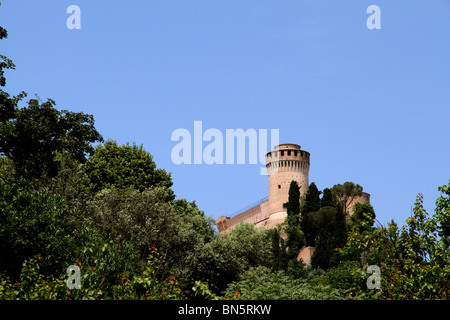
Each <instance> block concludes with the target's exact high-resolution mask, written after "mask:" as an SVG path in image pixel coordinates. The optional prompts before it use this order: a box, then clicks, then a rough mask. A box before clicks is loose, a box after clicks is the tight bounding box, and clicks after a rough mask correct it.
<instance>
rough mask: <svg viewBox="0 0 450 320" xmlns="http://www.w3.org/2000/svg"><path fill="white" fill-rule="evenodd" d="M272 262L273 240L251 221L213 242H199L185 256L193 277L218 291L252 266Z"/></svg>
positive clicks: (268, 264)
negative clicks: (193, 249) (271, 241)
mask: <svg viewBox="0 0 450 320" xmlns="http://www.w3.org/2000/svg"><path fill="white" fill-rule="evenodd" d="M271 261H272V257H271V250H270V239H269V237H268V236H267V234H266V232H265V231H263V230H259V229H255V227H254V226H253V225H252V224H247V223H242V224H240V225H238V226H237V227H236V228H235V229H233V230H231V231H230V233H228V234H225V235H221V236H220V237H216V238H215V239H213V240H212V241H210V242H208V243H205V244H199V245H198V246H197V248H196V250H195V251H194V252H192V253H190V254H187V255H186V256H185V259H184V264H185V267H186V269H185V270H186V271H187V272H189V273H190V275H191V279H195V278H196V279H197V280H200V281H202V282H205V283H208V285H209V287H210V288H211V290H212V291H213V292H216V293H219V292H220V291H222V290H224V289H225V288H226V286H227V284H228V283H229V282H231V281H233V280H236V279H237V277H238V276H239V274H241V273H242V272H243V271H244V270H246V269H248V268H249V267H252V266H258V265H266V266H270V264H271Z"/></svg>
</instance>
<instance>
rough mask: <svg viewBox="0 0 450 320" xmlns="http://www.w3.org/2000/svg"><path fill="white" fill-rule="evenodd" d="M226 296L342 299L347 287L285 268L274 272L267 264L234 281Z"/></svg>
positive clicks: (276, 298) (282, 298)
mask: <svg viewBox="0 0 450 320" xmlns="http://www.w3.org/2000/svg"><path fill="white" fill-rule="evenodd" d="M225 298H228V299H237V300H240V299H243V300H324V299H331V300H341V299H346V298H349V297H348V296H347V297H346V296H345V294H344V291H343V290H338V289H335V288H333V287H331V286H330V285H329V284H325V283H317V284H312V283H310V282H308V281H307V280H306V279H298V278H297V279H296V278H294V277H292V275H290V274H289V273H287V272H285V271H278V272H270V269H268V268H266V267H262V266H260V267H254V268H250V269H249V270H247V271H245V272H244V273H242V274H241V276H240V277H239V279H238V280H236V281H234V282H233V283H230V284H229V285H228V287H227V289H226V291H225Z"/></svg>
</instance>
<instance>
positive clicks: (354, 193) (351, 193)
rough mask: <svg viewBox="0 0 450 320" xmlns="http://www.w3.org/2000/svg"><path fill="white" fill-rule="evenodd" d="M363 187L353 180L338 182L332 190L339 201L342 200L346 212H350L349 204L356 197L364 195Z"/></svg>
mask: <svg viewBox="0 0 450 320" xmlns="http://www.w3.org/2000/svg"><path fill="white" fill-rule="evenodd" d="M362 191H363V187H362V186H360V185H359V184H355V183H353V182H349V181H347V182H344V184H336V185H334V186H333V188H331V192H332V193H333V195H334V196H335V197H336V199H337V200H338V201H341V202H342V204H343V206H344V207H343V208H344V211H345V212H348V208H349V205H350V204H351V202H352V201H353V200H354V199H355V198H356V197H359V196H361V195H362Z"/></svg>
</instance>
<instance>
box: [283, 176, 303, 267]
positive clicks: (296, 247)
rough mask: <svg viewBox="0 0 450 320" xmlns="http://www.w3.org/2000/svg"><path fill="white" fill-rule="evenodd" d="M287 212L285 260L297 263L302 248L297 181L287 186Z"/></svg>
mask: <svg viewBox="0 0 450 320" xmlns="http://www.w3.org/2000/svg"><path fill="white" fill-rule="evenodd" d="M285 207H286V210H287V216H286V222H287V226H286V228H285V230H286V235H287V242H286V247H287V248H288V251H287V259H288V260H295V261H297V256H298V254H299V252H300V249H301V248H302V247H303V246H304V244H305V240H304V235H303V233H302V232H301V231H300V189H299V186H298V183H297V181H295V180H292V181H291V184H290V186H289V198H288V202H286V204H285Z"/></svg>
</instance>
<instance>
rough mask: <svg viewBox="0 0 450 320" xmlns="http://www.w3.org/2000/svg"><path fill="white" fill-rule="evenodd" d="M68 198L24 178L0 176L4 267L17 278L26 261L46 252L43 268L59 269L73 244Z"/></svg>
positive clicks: (0, 243)
mask: <svg viewBox="0 0 450 320" xmlns="http://www.w3.org/2000/svg"><path fill="white" fill-rule="evenodd" d="M70 215H71V212H70V211H69V210H68V209H67V207H66V205H65V202H64V200H63V199H62V198H61V197H59V196H58V195H54V194H51V193H50V192H49V191H48V190H47V189H43V190H35V189H34V188H33V187H32V186H31V185H30V183H29V182H27V181H25V180H24V179H23V178H20V179H15V178H9V179H7V180H4V179H0V270H1V271H3V272H5V273H7V274H9V275H10V276H11V277H12V278H13V279H17V277H18V275H19V273H20V269H21V266H22V263H23V262H24V261H25V260H26V259H27V258H29V257H32V256H35V255H37V254H40V255H42V257H43V259H42V269H43V271H44V272H45V273H46V274H51V273H53V272H55V271H56V270H57V269H58V268H59V267H60V266H61V264H63V263H66V262H67V261H68V259H69V257H70V252H69V250H68V248H70V247H71V246H72V245H73V242H72V240H71V237H70V234H71V231H70V228H69V226H68V224H67V222H66V220H65V219H66V217H68V216H70Z"/></svg>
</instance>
